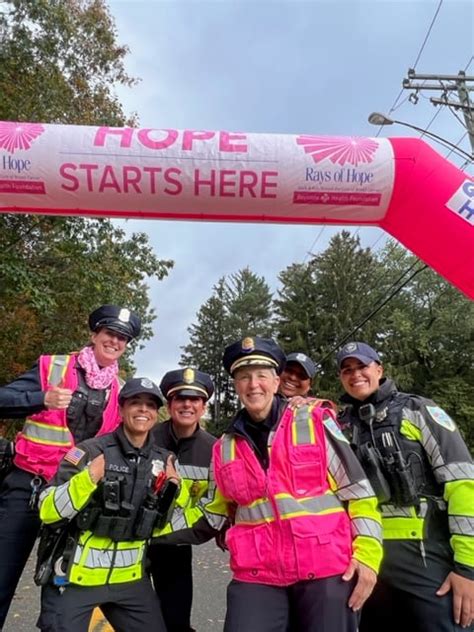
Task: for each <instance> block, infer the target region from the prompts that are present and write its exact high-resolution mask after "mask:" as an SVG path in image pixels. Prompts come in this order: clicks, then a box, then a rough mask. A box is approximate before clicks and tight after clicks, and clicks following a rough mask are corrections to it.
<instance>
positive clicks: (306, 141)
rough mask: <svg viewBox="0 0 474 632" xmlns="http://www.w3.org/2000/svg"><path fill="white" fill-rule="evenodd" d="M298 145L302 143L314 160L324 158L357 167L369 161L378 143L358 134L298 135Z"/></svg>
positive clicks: (335, 162)
mask: <svg viewBox="0 0 474 632" xmlns="http://www.w3.org/2000/svg"><path fill="white" fill-rule="evenodd" d="M296 142H297V144H298V145H302V146H303V147H304V150H305V152H306V153H307V154H311V156H312V158H313V160H314V162H316V163H318V162H321V161H322V160H325V159H326V158H329V160H330V161H331V162H332V163H333V164H338V165H341V167H343V166H344V165H345V164H346V163H349V164H350V165H354V167H357V166H358V165H359V164H360V163H362V164H363V163H370V162H372V160H373V159H374V154H375V152H376V150H377V148H378V146H379V144H378V143H377V142H376V141H375V140H372V139H371V138H362V137H360V136H307V135H302V136H298V138H297V139H296Z"/></svg>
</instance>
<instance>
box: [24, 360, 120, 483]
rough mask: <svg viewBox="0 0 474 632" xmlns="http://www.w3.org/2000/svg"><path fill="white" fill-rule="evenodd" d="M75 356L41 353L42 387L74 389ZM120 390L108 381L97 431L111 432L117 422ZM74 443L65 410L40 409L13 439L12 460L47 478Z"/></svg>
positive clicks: (116, 382)
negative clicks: (106, 398) (105, 402)
mask: <svg viewBox="0 0 474 632" xmlns="http://www.w3.org/2000/svg"><path fill="white" fill-rule="evenodd" d="M76 357H77V356H75V355H66V356H64V355H62V356H49V355H44V356H41V357H40V360H39V372H40V380H41V389H42V390H43V391H46V390H48V388H50V387H51V386H61V388H69V389H71V390H72V391H75V390H76V388H77V385H78V378H77V372H76ZM119 390H120V384H119V381H118V379H115V380H114V381H113V382H112V384H111V388H110V394H109V398H108V401H107V404H106V406H105V409H104V412H103V414H102V425H101V427H100V430H99V432H98V433H97V434H98V435H103V434H106V433H107V432H112V431H113V430H115V428H117V426H118V425H119V423H120V416H119V410H118V392H119ZM73 445H74V438H73V436H72V434H71V432H70V431H69V428H68V426H67V420H66V410H43V411H41V412H40V413H38V414H36V415H31V417H29V418H28V419H26V421H25V425H24V426H23V428H22V431H21V432H20V433H19V434H18V437H17V440H16V444H15V459H14V463H15V465H16V466H17V467H19V468H21V469H22V470H26V471H27V472H31V473H33V474H39V475H40V476H42V477H43V478H45V479H46V480H47V481H49V480H50V479H51V478H52V477H53V476H54V475H55V474H56V470H57V469H58V466H59V463H60V461H61V459H62V458H63V456H64V455H65V454H66V452H67V451H68V450H69V449H70V448H71V447H72V446H73Z"/></svg>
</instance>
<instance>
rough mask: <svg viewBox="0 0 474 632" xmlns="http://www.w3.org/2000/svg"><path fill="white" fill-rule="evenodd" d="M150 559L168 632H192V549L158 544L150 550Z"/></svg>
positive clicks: (185, 546)
mask: <svg viewBox="0 0 474 632" xmlns="http://www.w3.org/2000/svg"><path fill="white" fill-rule="evenodd" d="M148 559H149V560H150V563H151V567H150V571H151V576H152V578H153V585H154V587H155V590H156V594H157V595H158V598H159V600H160V603H161V609H162V611H163V617H164V619H165V623H166V628H167V630H168V632H192V630H193V628H192V627H191V607H192V603H193V553H192V547H191V546H188V545H183V546H176V545H172V544H156V545H153V546H151V547H150V548H149V549H148Z"/></svg>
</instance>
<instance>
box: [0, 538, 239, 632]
mask: <svg viewBox="0 0 474 632" xmlns="http://www.w3.org/2000/svg"><path fill="white" fill-rule="evenodd" d="M228 561H229V557H228V554H227V553H224V552H222V551H221V550H220V549H218V548H217V547H216V545H215V544H214V541H211V542H208V543H207V544H203V545H202V546H197V547H194V603H193V617H192V623H193V626H194V627H195V628H196V630H197V632H222V629H223V625H224V615H225V591H226V587H227V584H228V583H229V581H230V578H231V574H230V571H229V565H228ZM33 568H34V556H32V557H31V558H30V560H29V562H28V565H27V566H26V568H25V572H24V573H23V576H22V578H21V580H20V583H19V585H18V588H17V591H16V594H15V598H14V600H13V603H12V605H11V608H10V612H9V615H8V618H7V621H6V623H5V625H4V627H3V632H35V631H36V632H37V628H36V619H37V617H38V612H39V588H37V586H35V584H34V582H33ZM147 632H153V630H148V631H147Z"/></svg>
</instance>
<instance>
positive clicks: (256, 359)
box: [223, 336, 285, 375]
mask: <svg viewBox="0 0 474 632" xmlns="http://www.w3.org/2000/svg"><path fill="white" fill-rule="evenodd" d="M223 364H224V368H225V370H226V371H227V372H228V373H230V375H233V373H234V371H235V370H236V369H238V368H239V367H241V366H250V365H256V366H267V367H272V368H274V369H275V371H276V372H277V373H278V374H280V373H281V371H282V369H283V366H284V364H285V354H284V353H283V351H282V350H281V349H280V347H279V346H278V345H277V343H276V342H275V341H274V340H272V339H271V338H260V337H259V336H253V337H252V336H247V337H246V338H244V339H243V340H238V341H237V342H234V343H233V344H231V345H229V346H228V347H226V348H225V351H224V357H223Z"/></svg>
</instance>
